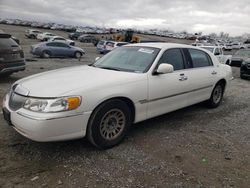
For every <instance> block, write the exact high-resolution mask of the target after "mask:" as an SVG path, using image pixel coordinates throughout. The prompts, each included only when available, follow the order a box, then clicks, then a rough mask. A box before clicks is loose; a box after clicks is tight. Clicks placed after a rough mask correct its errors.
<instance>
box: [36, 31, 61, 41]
mask: <svg viewBox="0 0 250 188" xmlns="http://www.w3.org/2000/svg"><path fill="white" fill-rule="evenodd" d="M54 36H56V35H55V34H53V33H48V32H45V33H41V34H38V35H37V39H38V40H40V41H47V40H49V39H50V38H52V37H54Z"/></svg>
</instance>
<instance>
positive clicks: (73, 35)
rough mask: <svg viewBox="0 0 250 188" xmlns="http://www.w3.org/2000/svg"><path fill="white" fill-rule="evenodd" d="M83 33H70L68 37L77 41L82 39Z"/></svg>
mask: <svg viewBox="0 0 250 188" xmlns="http://www.w3.org/2000/svg"><path fill="white" fill-rule="evenodd" d="M82 34H83V33H82V32H74V33H69V35H68V37H69V38H70V39H71V40H77V39H78V37H80V36H81V35H82Z"/></svg>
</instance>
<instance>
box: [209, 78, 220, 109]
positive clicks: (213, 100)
mask: <svg viewBox="0 0 250 188" xmlns="http://www.w3.org/2000/svg"><path fill="white" fill-rule="evenodd" d="M224 88H225V85H224V84H223V83H222V82H219V83H217V84H216V85H215V87H214V89H213V91H212V94H211V96H210V99H208V100H207V101H206V103H207V106H208V107H209V108H217V107H218V106H219V105H220V103H221V101H222V99H223V94H224Z"/></svg>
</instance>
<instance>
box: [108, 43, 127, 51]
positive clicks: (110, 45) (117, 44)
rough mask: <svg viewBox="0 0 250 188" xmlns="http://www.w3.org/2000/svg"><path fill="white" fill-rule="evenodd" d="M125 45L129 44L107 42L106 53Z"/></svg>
mask: <svg viewBox="0 0 250 188" xmlns="http://www.w3.org/2000/svg"><path fill="white" fill-rule="evenodd" d="M126 44H129V43H128V42H113V41H110V42H107V44H106V53H108V52H110V51H112V50H113V49H115V48H117V47H120V46H124V45H126Z"/></svg>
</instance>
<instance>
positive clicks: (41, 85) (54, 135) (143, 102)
mask: <svg viewBox="0 0 250 188" xmlns="http://www.w3.org/2000/svg"><path fill="white" fill-rule="evenodd" d="M232 78H233V77H232V71H231V67H230V66H228V65H224V64H221V63H219V62H218V60H217V58H216V57H215V56H214V55H213V54H212V53H210V52H208V51H207V50H204V49H201V48H197V47H192V46H188V45H180V44H171V43H141V44H131V45H127V46H123V47H120V48H117V49H115V50H113V51H111V52H110V53H108V54H107V55H105V56H103V57H102V58H100V59H98V60H97V61H96V62H95V63H93V64H92V65H89V66H87V65H84V66H78V67H71V68H63V69H59V70H53V71H49V72H45V73H40V74H37V75H33V76H30V77H27V78H24V79H21V80H19V81H17V82H16V83H14V84H13V86H12V89H11V91H10V92H9V93H8V94H7V95H6V96H5V98H4V101H3V114H4V118H5V120H6V121H7V122H8V123H9V125H11V126H12V127H13V128H14V129H15V130H16V131H17V132H19V133H20V134H22V135H24V136H25V137H28V138H30V139H32V140H36V141H41V142H45V141H46V142H47V141H58V140H68V139H76V138H81V137H84V136H87V137H88V139H89V141H90V142H91V143H92V144H94V145H95V146H97V147H100V148H109V147H112V146H114V145H116V144H118V143H120V142H121V141H122V140H123V138H124V137H125V136H126V134H127V133H128V130H129V127H130V125H131V124H132V123H137V122H140V121H143V120H146V119H149V118H152V117H155V116H159V115H161V114H165V113H168V112H171V111H174V110H177V109H180V108H183V107H186V106H189V105H193V104H195V103H199V102H202V101H206V103H207V105H208V106H209V107H212V108H215V107H217V106H219V104H220V103H221V101H222V97H223V94H224V92H225V89H226V87H227V86H228V84H229V82H230V80H232Z"/></svg>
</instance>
